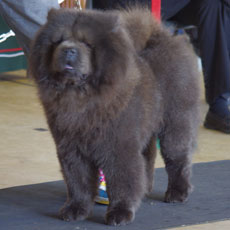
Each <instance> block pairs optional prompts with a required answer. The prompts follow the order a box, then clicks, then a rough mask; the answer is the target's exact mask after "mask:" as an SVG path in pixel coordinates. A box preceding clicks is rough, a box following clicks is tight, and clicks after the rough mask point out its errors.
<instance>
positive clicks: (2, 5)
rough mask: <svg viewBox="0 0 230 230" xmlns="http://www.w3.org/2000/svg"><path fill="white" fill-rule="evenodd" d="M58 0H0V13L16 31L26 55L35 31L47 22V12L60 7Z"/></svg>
mask: <svg viewBox="0 0 230 230" xmlns="http://www.w3.org/2000/svg"><path fill="white" fill-rule="evenodd" d="M58 7H59V5H58V0H49V1H47V0H39V1H38V0H20V1H15V0H0V13H1V15H2V17H3V18H4V20H5V21H6V23H7V24H8V25H9V27H10V28H11V29H12V30H13V31H14V32H15V34H16V38H17V40H18V42H19V44H20V45H21V46H22V48H23V50H24V52H25V54H26V55H28V52H29V44H30V41H31V40H32V39H33V37H34V35H35V33H36V32H37V30H38V29H39V28H40V26H41V25H43V24H44V23H45V22H46V17H47V12H48V11H49V9H51V8H58Z"/></svg>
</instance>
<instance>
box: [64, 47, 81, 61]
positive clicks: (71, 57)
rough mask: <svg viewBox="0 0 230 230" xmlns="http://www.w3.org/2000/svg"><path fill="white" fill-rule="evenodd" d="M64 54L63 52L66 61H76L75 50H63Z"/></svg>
mask: <svg viewBox="0 0 230 230" xmlns="http://www.w3.org/2000/svg"><path fill="white" fill-rule="evenodd" d="M64 52H65V55H66V60H67V61H74V60H76V58H77V56H78V51H77V49H75V48H68V49H65V51H64Z"/></svg>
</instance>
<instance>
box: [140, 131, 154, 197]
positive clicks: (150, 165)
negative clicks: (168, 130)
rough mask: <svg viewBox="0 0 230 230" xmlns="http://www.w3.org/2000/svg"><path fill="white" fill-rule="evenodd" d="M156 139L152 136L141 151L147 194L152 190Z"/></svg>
mask: <svg viewBox="0 0 230 230" xmlns="http://www.w3.org/2000/svg"><path fill="white" fill-rule="evenodd" d="M156 139H157V138H156V136H155V135H153V136H152V137H151V138H150V140H149V143H148V144H147V146H146V147H145V149H144V151H143V156H144V159H145V164H146V166H145V167H146V177H147V194H149V193H151V192H152V190H153V181H154V179H153V178H154V165H155V159H156V154H157V148H156Z"/></svg>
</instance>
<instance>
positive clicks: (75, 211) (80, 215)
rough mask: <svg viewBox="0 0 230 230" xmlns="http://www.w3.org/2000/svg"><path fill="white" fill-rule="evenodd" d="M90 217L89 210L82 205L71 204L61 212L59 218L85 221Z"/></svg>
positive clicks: (67, 204)
mask: <svg viewBox="0 0 230 230" xmlns="http://www.w3.org/2000/svg"><path fill="white" fill-rule="evenodd" d="M88 215H89V209H87V208H86V207H85V206H83V205H82V204H78V203H73V202H69V203H66V204H65V205H64V206H63V207H62V208H61V210H60V212H59V216H60V218H61V219H62V220H65V221H71V220H84V219H86V218H87V217H88Z"/></svg>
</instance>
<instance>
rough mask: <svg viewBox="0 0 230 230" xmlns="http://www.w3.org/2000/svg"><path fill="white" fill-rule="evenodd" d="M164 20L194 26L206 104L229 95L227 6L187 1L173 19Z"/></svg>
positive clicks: (229, 13) (213, 1)
mask: <svg viewBox="0 0 230 230" xmlns="http://www.w3.org/2000/svg"><path fill="white" fill-rule="evenodd" d="M166 1H167V0H166ZM164 17H165V19H169V20H173V21H176V22H179V23H182V24H185V25H186V24H187V25H191V24H193V25H196V26H197V28H198V40H199V41H198V42H199V46H200V52H201V60H202V65H203V72H204V82H205V93H206V100H207V102H208V103H209V104H211V103H212V102H213V101H214V100H215V99H216V98H217V97H218V96H220V95H221V94H224V93H230V5H229V4H228V3H225V2H224V1H221V0H191V2H190V3H188V4H187V5H186V6H185V7H184V8H183V9H182V10H180V11H179V12H178V13H177V14H176V15H175V16H174V17H171V18H167V15H165V16H164Z"/></svg>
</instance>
